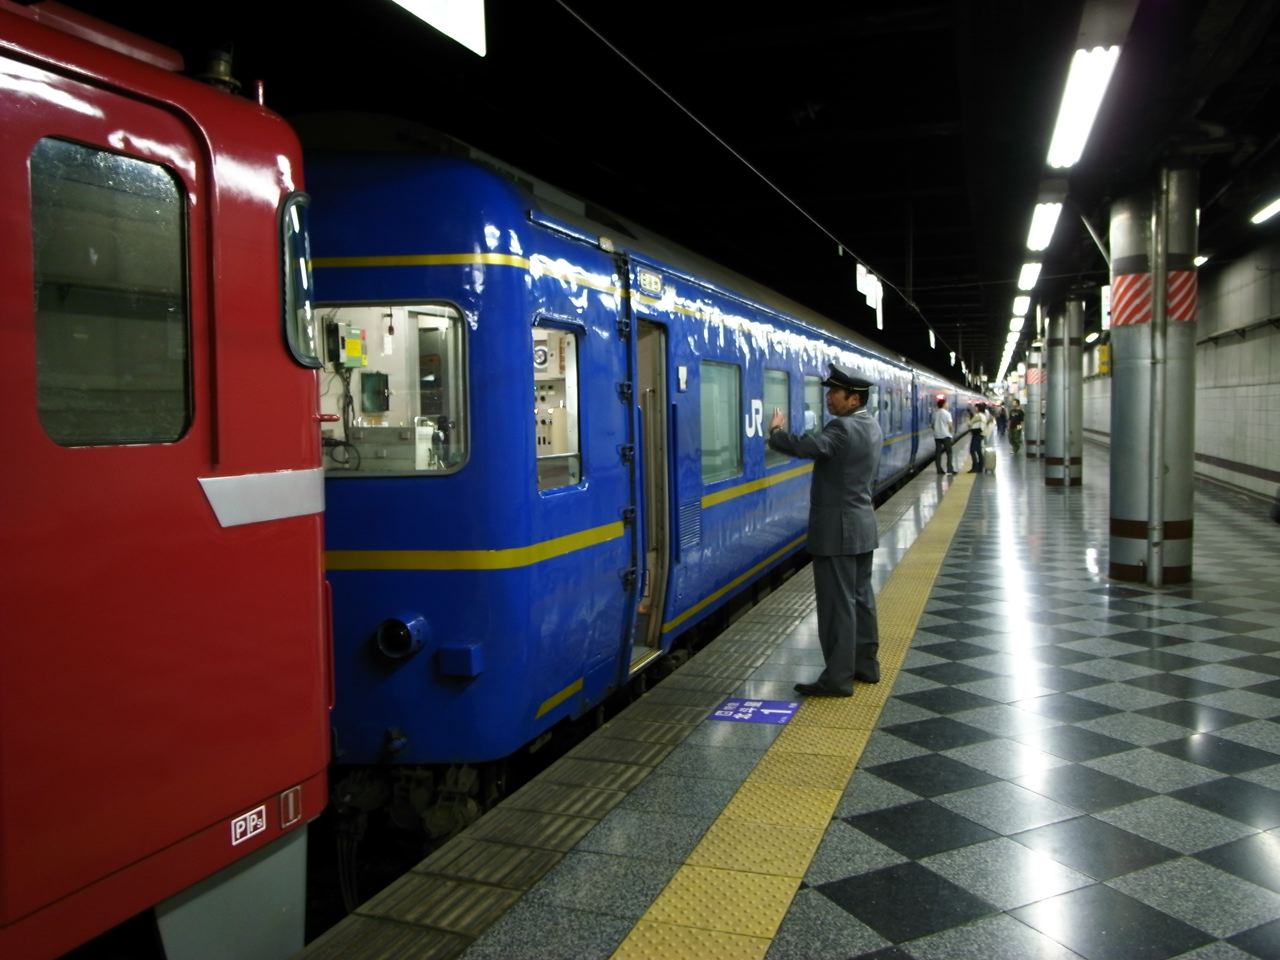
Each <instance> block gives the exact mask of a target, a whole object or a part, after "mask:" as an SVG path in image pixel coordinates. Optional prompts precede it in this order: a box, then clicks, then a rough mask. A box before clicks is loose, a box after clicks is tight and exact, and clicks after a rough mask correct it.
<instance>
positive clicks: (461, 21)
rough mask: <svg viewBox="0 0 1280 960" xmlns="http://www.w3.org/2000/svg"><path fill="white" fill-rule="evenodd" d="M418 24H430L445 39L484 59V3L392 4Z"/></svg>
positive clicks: (414, 0) (413, 0)
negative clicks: (455, 42) (397, 5)
mask: <svg viewBox="0 0 1280 960" xmlns="http://www.w3.org/2000/svg"><path fill="white" fill-rule="evenodd" d="M393 2H394V3H397V4H399V5H400V6H402V7H404V8H405V9H406V10H408V11H409V12H410V13H412V14H413V15H414V16H415V17H417V18H418V19H419V20H422V21H424V22H426V23H429V24H431V26H433V27H435V28H436V29H437V30H439V31H440V32H441V33H443V34H444V35H445V36H446V37H451V38H452V39H454V40H457V41H458V42H459V43H460V44H462V45H463V46H464V47H466V48H467V49H468V50H470V51H471V52H472V53H477V54H479V55H480V56H482V57H483V56H484V55H485V50H486V45H485V36H484V3H483V2H478V0H471V2H464V3H457V2H455V0H393Z"/></svg>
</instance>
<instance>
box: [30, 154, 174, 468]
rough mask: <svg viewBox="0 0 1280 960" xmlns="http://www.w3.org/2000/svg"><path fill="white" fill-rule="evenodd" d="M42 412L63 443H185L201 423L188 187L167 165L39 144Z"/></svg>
mask: <svg viewBox="0 0 1280 960" xmlns="http://www.w3.org/2000/svg"><path fill="white" fill-rule="evenodd" d="M30 170H31V234H32V250H33V253H34V258H33V259H34V274H35V291H34V295H35V319H36V323H35V347H36V408H37V411H38V413H39V416H40V423H41V425H42V426H43V427H44V429H45V432H46V433H48V434H49V436H50V437H51V438H52V439H53V440H54V441H55V442H56V443H59V444H61V445H62V446H90V445H95V444H113V443H157V442H169V441H173V440H177V439H178V438H179V437H181V436H182V435H183V434H184V433H185V432H186V430H187V426H188V424H190V422H191V372H190V371H191V362H190V336H189V332H188V324H187V276H186V217H185V215H184V213H183V203H184V194H183V191H182V190H181V189H180V187H179V185H178V183H177V181H176V180H175V179H174V177H173V176H172V174H170V173H169V172H168V171H167V170H165V169H164V168H163V167H161V166H159V165H158V164H155V163H147V162H145V161H142V160H136V159H133V158H131V157H124V156H120V155H118V154H114V153H108V152H107V151H105V150H98V149H94V148H92V147H85V146H81V145H80V144H75V143H68V142H66V141H63V140H53V139H45V140H41V141H40V142H39V143H37V144H36V146H35V149H34V150H32V151H31V164H30Z"/></svg>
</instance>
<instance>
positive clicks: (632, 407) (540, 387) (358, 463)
mask: <svg viewBox="0 0 1280 960" xmlns="http://www.w3.org/2000/svg"><path fill="white" fill-rule="evenodd" d="M307 162H308V180H309V183H310V187H311V191H312V196H313V198H314V207H313V215H314V220H313V224H314V226H313V238H314V251H315V254H316V258H315V261H314V265H315V283H316V292H317V300H318V303H319V304H320V306H319V310H320V317H321V320H322V323H323V326H324V329H325V354H326V357H327V371H328V372H327V374H326V375H325V378H324V385H323V387H322V390H323V394H324V396H323V399H322V409H323V410H325V411H326V412H327V414H328V415H329V418H330V420H331V422H330V423H329V424H326V425H325V446H326V449H327V451H328V469H327V480H326V503H327V512H326V520H325V525H326V535H327V544H326V551H327V568H328V574H329V580H330V583H331V585H332V590H333V610H334V624H333V635H334V645H335V654H334V656H335V673H336V677H337V699H336V707H335V710H334V724H335V759H336V762H337V763H339V764H348V765H357V766H361V765H367V766H375V767H376V766H380V765H386V766H387V767H388V769H396V768H405V767H416V766H419V765H442V764H443V765H449V764H465V765H474V764H480V763H483V762H485V761H491V760H497V759H499V758H503V757H506V756H508V755H510V754H512V753H513V752H514V751H517V750H519V749H520V748H521V747H522V746H524V745H527V744H529V743H531V742H533V741H535V740H536V739H537V738H538V737H540V736H541V735H543V734H544V733H546V732H547V731H548V730H549V729H550V728H551V727H552V726H553V725H555V724H556V723H557V722H559V721H561V720H563V719H565V718H569V717H574V716H579V715H581V714H583V713H585V712H586V711H588V710H589V709H591V708H592V707H594V706H595V705H597V704H599V703H601V701H602V700H603V699H604V698H605V697H606V696H607V695H609V694H610V693H611V692H612V691H615V690H617V689H619V688H620V687H622V686H624V685H626V684H627V683H628V681H629V679H630V678H632V677H633V676H634V675H636V674H637V672H638V671H640V670H642V669H643V668H644V667H645V666H646V665H647V664H649V663H650V662H651V661H653V660H655V659H656V658H659V657H661V656H662V655H663V654H664V653H667V652H669V651H670V650H671V647H672V644H673V643H674V642H675V641H676V640H677V638H679V637H680V636H681V634H682V633H684V632H686V631H688V630H689V629H690V628H692V627H694V626H696V625H697V624H699V622H700V621H702V620H703V619H704V618H706V617H708V616H709V615H711V614H713V613H714V612H715V611H717V610H718V609H719V608H720V607H721V606H722V605H724V604H725V603H726V602H728V601H730V600H731V599H733V598H734V597H735V596H736V595H737V594H739V593H740V592H742V591H744V590H746V589H748V588H749V587H750V586H751V585H752V584H753V582H755V581H756V580H757V579H758V578H761V577H764V576H766V575H769V574H770V573H771V572H773V571H774V570H776V569H777V568H778V567H779V566H780V565H783V564H786V563H788V562H794V560H795V559H796V557H797V554H798V552H799V551H801V550H802V549H803V546H804V542H805V526H806V519H807V505H808V496H809V476H810V473H811V471H812V463H811V462H810V461H805V460H797V459H792V458H790V457H787V456H785V455H783V454H779V453H777V452H775V451H772V450H770V449H768V448H767V446H766V444H765V442H764V441H765V433H766V429H767V427H766V425H767V423H768V420H769V416H770V413H771V411H772V409H773V408H774V407H779V408H781V409H782V410H783V411H785V413H786V414H787V417H788V419H789V422H790V426H791V429H792V430H793V431H796V432H800V431H804V430H819V429H821V427H822V424H823V422H824V420H825V419H826V418H827V417H828V414H827V413H826V408H825V403H824V402H823V390H822V387H821V385H820V381H821V379H822V378H823V376H825V374H826V371H827V368H828V364H829V363H830V362H832V361H836V362H839V363H841V364H843V365H845V366H846V367H849V368H852V369H854V370H856V371H858V372H860V373H861V374H862V375H863V376H865V377H867V378H868V379H870V380H871V381H873V383H875V385H876V386H875V387H874V389H873V394H872V402H871V408H872V409H873V410H876V411H878V414H879V416H880V418H881V423H882V426H883V428H884V434H885V451H884V455H883V457H882V459H881V466H880V476H879V477H878V480H877V484H878V487H880V488H882V489H884V488H888V487H890V486H891V485H893V484H895V483H897V482H899V481H901V480H902V479H903V478H904V477H906V476H907V475H908V474H909V472H910V471H912V470H913V468H916V467H918V466H919V465H920V464H921V463H923V462H925V461H927V460H928V459H929V458H931V457H932V455H933V440H932V433H931V431H930V429H929V419H928V417H929V415H930V414H931V412H932V408H933V402H934V400H933V396H934V395H935V393H940V392H944V391H945V393H946V395H948V396H949V397H951V398H952V401H953V402H961V401H962V400H963V399H964V395H963V393H962V391H961V388H958V387H956V386H955V385H954V384H950V383H947V382H946V381H944V380H942V379H941V378H939V377H937V376H936V375H933V374H928V373H927V372H922V371H919V370H913V369H912V368H911V367H910V366H908V365H907V364H905V363H902V362H900V361H899V360H897V359H894V358H891V357H888V356H885V355H884V354H883V352H881V351H879V350H878V349H877V348H876V347H875V345H874V344H872V343H871V342H869V341H867V340H866V339H864V338H860V337H858V336H856V335H854V334H852V333H850V332H849V331H848V330H845V329H843V328H839V327H836V326H835V325H834V324H832V323H830V322H829V321H827V320H825V319H823V318H822V317H819V316H817V315H815V314H813V313H812V312H810V311H808V310H806V309H804V308H803V307H801V306H799V305H798V304H795V303H792V302H790V301H787V300H785V299H783V298H781V297H779V296H778V295H776V294H774V293H771V292H769V291H767V290H764V289H762V288H760V287H758V286H756V285H755V284H753V283H751V282H750V281H748V280H746V279H745V278H743V277H740V276H737V275H735V274H732V273H730V272H728V271H726V270H724V269H723V268H720V267H716V266H715V265H713V264H710V263H708V262H706V261H705V260H703V259H701V258H699V257H697V256H695V255H693V254H691V253H689V252H687V251H684V250H681V249H679V248H677V247H675V246H674V245H672V244H670V243H669V242H666V241H663V240H661V239H659V238H657V237H654V236H652V235H650V234H648V233H646V232H645V231H644V230H643V229H642V228H640V227H638V226H636V225H635V224H633V223H630V222H628V221H625V220H623V219H620V218H618V217H615V216H612V215H610V214H607V213H605V212H603V211H599V210H596V209H594V208H591V207H589V206H588V205H586V204H584V203H583V202H581V201H579V200H577V199H576V198H574V197H571V196H569V195H566V194H564V193H561V192H559V191H556V190H555V189H553V188H551V187H549V186H547V185H545V184H542V183H539V182H536V181H534V180H532V179H530V178H527V177H524V176H522V175H520V174H519V173H517V172H515V171H511V170H509V169H506V168H504V167H502V165H500V164H498V163H496V162H495V161H492V160H490V159H487V158H484V157H482V156H480V155H478V154H476V153H474V152H472V153H471V154H470V155H468V156H426V155H407V154H391V153H387V154H366V155H354V154H336V153H335V154H316V155H312V156H309V157H308V160H307ZM439 786H440V785H439V784H438V783H437V784H436V789H437V790H438V789H439Z"/></svg>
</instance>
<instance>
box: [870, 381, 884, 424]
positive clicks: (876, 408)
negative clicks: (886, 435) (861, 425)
mask: <svg viewBox="0 0 1280 960" xmlns="http://www.w3.org/2000/svg"><path fill="white" fill-rule="evenodd" d="M867 410H868V411H870V413H871V415H872V416H874V417H875V418H876V420H878V421H879V422H880V430H881V431H882V432H885V431H887V429H888V421H887V419H886V415H885V410H884V405H883V404H882V403H881V393H880V384H878V383H872V384H871V392H870V393H868V394H867Z"/></svg>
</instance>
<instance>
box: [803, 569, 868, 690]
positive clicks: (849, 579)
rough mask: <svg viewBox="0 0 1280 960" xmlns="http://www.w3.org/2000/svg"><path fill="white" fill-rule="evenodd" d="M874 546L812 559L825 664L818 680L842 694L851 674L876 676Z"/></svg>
mask: <svg viewBox="0 0 1280 960" xmlns="http://www.w3.org/2000/svg"><path fill="white" fill-rule="evenodd" d="M873 555H874V551H867V552H866V553H859V554H856V555H845V556H836V557H814V558H813V592H814V596H815V598H816V600H817V603H818V640H819V642H820V643H821V644H822V655H823V657H824V658H825V659H826V661H827V666H826V669H825V670H823V671H822V676H820V677H819V678H818V683H819V684H821V685H822V686H824V687H827V688H828V689H830V690H836V691H839V692H840V693H850V692H852V691H853V678H854V675H855V674H856V675H857V676H858V679H860V680H866V681H870V682H874V681H876V680H879V679H880V664H879V662H878V661H877V660H876V655H877V653H878V652H879V649H880V630H879V627H878V626H877V624H876V595H875V591H874V590H873V589H872V587H871V560H872V556H873Z"/></svg>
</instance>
